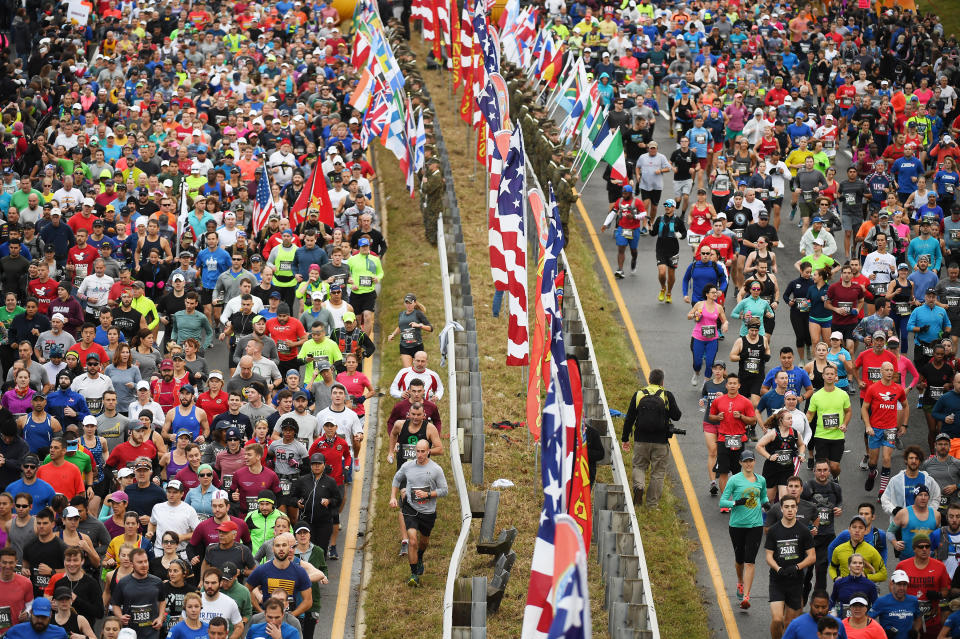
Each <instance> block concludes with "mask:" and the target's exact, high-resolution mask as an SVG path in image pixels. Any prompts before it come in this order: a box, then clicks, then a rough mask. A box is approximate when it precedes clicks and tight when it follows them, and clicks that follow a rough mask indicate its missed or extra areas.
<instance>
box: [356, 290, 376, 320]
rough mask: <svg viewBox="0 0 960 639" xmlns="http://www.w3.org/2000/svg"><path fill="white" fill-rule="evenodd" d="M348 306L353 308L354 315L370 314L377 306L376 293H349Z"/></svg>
mask: <svg viewBox="0 0 960 639" xmlns="http://www.w3.org/2000/svg"><path fill="white" fill-rule="evenodd" d="M350 305H351V306H353V312H354V314H356V315H360V314H361V313H363V312H364V311H370V312H371V313H372V312H373V311H374V309H375V307H376V305H377V292H376V291H370V292H369V293H351V294H350Z"/></svg>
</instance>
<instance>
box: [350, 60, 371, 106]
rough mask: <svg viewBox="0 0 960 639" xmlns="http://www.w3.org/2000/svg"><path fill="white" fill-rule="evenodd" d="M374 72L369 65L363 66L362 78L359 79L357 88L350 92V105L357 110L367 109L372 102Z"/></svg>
mask: <svg viewBox="0 0 960 639" xmlns="http://www.w3.org/2000/svg"><path fill="white" fill-rule="evenodd" d="M373 84H374V83H373V73H371V72H370V68H369V67H363V71H362V72H361V73H360V79H359V80H358V81H357V88H355V89H354V90H353V93H351V94H350V100H349V102H350V106H352V107H353V108H355V109H356V110H357V111H365V110H366V109H367V105H368V104H369V103H370V96H371V94H372V92H373Z"/></svg>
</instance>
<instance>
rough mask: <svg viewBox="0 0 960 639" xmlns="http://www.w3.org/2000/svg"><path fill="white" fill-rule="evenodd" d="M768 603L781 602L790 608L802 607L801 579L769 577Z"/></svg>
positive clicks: (799, 608) (797, 608) (798, 608)
mask: <svg viewBox="0 0 960 639" xmlns="http://www.w3.org/2000/svg"><path fill="white" fill-rule="evenodd" d="M769 593H770V603H776V602H780V601H782V602H783V605H785V606H786V607H787V608H789V609H791V610H801V609H802V608H803V579H802V578H801V577H798V578H796V579H790V580H786V579H780V578H778V577H774V576H771V577H770V589H769Z"/></svg>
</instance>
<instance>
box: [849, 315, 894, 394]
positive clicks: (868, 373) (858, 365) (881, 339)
mask: <svg viewBox="0 0 960 639" xmlns="http://www.w3.org/2000/svg"><path fill="white" fill-rule="evenodd" d="M870 342H871V343H870V350H866V351H863V352H862V353H860V354H859V355H857V358H856V359H855V360H854V361H853V379H854V381H855V382H856V383H857V384H859V386H860V401H861V403H862V402H863V401H864V399H865V398H866V396H867V393H866V391H867V388H869V387H870V385H871V384H874V383H876V382H879V381H880V379H881V377H882V370H883V369H882V366H883V364H884V362H890V364H892V365H893V369H894V370H897V358H896V357H895V356H894V354H893V353H891V352H890V351H888V350H887V349H886V345H887V338H886V335H885V334H883V332H882V331H877V332H876V333H874V334H873V335H872V336H871V339H870Z"/></svg>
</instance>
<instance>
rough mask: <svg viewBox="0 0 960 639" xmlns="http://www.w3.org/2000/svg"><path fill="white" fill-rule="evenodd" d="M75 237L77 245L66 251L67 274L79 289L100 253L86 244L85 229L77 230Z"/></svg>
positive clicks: (91, 271) (91, 270)
mask: <svg viewBox="0 0 960 639" xmlns="http://www.w3.org/2000/svg"><path fill="white" fill-rule="evenodd" d="M71 219H72V218H71ZM76 236H77V245H76V246H73V247H71V248H70V250H69V251H67V274H68V275H72V276H73V285H74V286H77V287H79V286H80V283H81V282H82V281H83V278H85V277H86V276H87V275H89V274H90V273H93V262H94V261H95V260H96V259H97V258H98V257H100V251H98V250H97V249H95V248H93V247H92V246H90V245H89V244H87V229H85V228H80V229H78V230H77V231H76Z"/></svg>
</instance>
